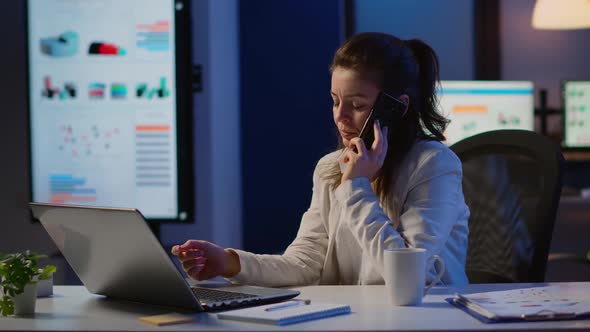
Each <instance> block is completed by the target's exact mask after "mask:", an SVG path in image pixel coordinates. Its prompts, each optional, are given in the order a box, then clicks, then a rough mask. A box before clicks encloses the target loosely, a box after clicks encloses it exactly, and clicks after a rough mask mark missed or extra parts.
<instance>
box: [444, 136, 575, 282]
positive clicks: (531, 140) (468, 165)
mask: <svg viewBox="0 0 590 332" xmlns="http://www.w3.org/2000/svg"><path fill="white" fill-rule="evenodd" d="M451 149H452V150H453V151H454V152H455V153H456V154H457V156H458V157H459V158H460V159H461V161H462V163H463V193H464V195H465V201H466V203H467V205H468V206H469V209H470V212H471V216H470V218H469V244H468V248H467V261H466V272H467V277H468V278H469V281H470V282H472V283H489V282H542V281H544V278H545V268H546V265H547V257H548V255H549V248H550V246H551V235H552V233H553V225H554V223H555V215H556V212H557V207H558V205H559V198H560V195H561V179H562V168H563V163H564V161H563V156H562V154H561V151H560V149H559V147H558V145H557V144H555V143H554V142H552V141H551V140H549V139H548V138H546V137H544V136H541V135H539V134H536V133H534V132H531V131H526V130H496V131H490V132H485V133H481V134H478V135H475V136H472V137H469V138H466V139H464V140H462V141H460V142H457V143H456V144H454V145H453V146H451Z"/></svg>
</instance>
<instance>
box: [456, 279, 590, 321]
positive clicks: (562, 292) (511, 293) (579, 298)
mask: <svg viewBox="0 0 590 332" xmlns="http://www.w3.org/2000/svg"><path fill="white" fill-rule="evenodd" d="M584 294H585V292H583V291H580V289H577V288H576V287H572V286H545V287H534V288H524V289H515V290H508V291H496V292H486V293H475V294H455V296H454V297H452V298H448V299H446V300H447V302H449V303H451V304H453V305H454V306H456V307H458V308H460V309H462V310H463V311H465V312H467V313H468V314H470V315H472V316H473V317H475V318H477V319H479V320H480V321H482V322H484V323H494V322H509V321H539V320H563V319H580V318H590V295H584Z"/></svg>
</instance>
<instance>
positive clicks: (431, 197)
mask: <svg viewBox="0 0 590 332" xmlns="http://www.w3.org/2000/svg"><path fill="white" fill-rule="evenodd" d="M340 152H341V151H336V152H333V153H330V154H328V155H326V156H324V157H323V158H322V159H320V161H319V162H318V165H317V166H316V169H315V172H314V176H313V183H314V186H313V194H312V199H311V205H310V207H309V209H308V210H307V211H306V212H305V213H304V214H303V217H302V220H301V225H300V228H299V232H298V233H297V237H296V238H295V240H294V241H293V243H291V244H290V245H289V247H288V248H287V249H286V251H285V252H284V254H282V255H258V254H253V253H250V252H246V251H242V250H237V249H233V250H235V252H236V253H237V254H238V255H239V257H240V264H241V271H240V273H238V274H237V275H236V276H235V277H234V278H231V279H230V280H231V281H233V282H237V283H244V284H252V285H263V286H297V285H313V284H324V285H325V284H345V285H364V284H383V283H384V281H383V277H382V276H383V251H384V250H385V249H387V248H396V247H417V248H424V249H426V250H427V254H428V257H430V256H431V255H435V254H436V255H440V256H441V257H442V259H443V260H444V262H445V265H446V269H445V270H446V271H445V273H444V275H443V277H442V283H443V284H454V285H463V284H467V283H468V280H467V277H466V275H465V256H466V252H467V236H468V232H469V231H468V227H467V220H468V218H469V209H468V208H467V205H466V204H465V200H464V198H463V190H462V185H461V180H462V167H461V161H460V160H459V158H457V156H456V155H455V154H454V153H453V152H452V151H451V150H450V149H449V148H448V147H446V146H445V145H444V144H442V143H440V142H437V141H417V142H416V143H415V144H414V146H413V147H412V148H411V149H410V151H409V153H408V155H407V156H406V158H405V160H404V161H403V162H402V165H401V167H400V170H399V175H398V177H397V179H396V182H395V185H394V188H393V193H394V194H393V195H392V197H393V199H394V201H393V202H391V203H392V204H387V207H386V209H385V211H384V210H383V208H382V207H381V206H380V204H379V198H378V197H377V195H376V194H375V192H374V191H373V189H372V187H371V184H370V183H369V180H368V179H367V178H364V177H363V178H355V179H352V180H348V181H345V182H344V183H342V184H340V185H339V186H338V187H337V188H336V189H335V190H333V189H332V187H331V186H330V185H329V183H328V182H327V181H326V180H324V179H322V178H321V177H320V176H319V172H318V169H321V167H322V165H324V163H333V162H337V158H338V156H339V154H340ZM435 275H436V271H434V268H432V269H431V270H430V271H429V272H428V274H427V278H426V279H427V282H429V281H430V280H432V278H433V277H434V276H435Z"/></svg>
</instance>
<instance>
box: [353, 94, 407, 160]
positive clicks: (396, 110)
mask: <svg viewBox="0 0 590 332" xmlns="http://www.w3.org/2000/svg"><path fill="white" fill-rule="evenodd" d="M406 110H407V105H406V103H404V102H403V101H401V100H399V99H397V98H395V97H393V96H392V95H390V94H388V93H386V92H383V91H381V92H379V95H378V96H377V100H376V101H375V104H374V105H373V109H372V110H371V113H370V114H369V116H368V117H367V120H366V121H365V124H364V125H363V129H361V134H360V135H359V137H360V138H362V139H363V141H364V142H365V146H366V147H367V149H370V148H371V146H372V145H373V141H374V140H375V130H374V129H373V124H374V123H375V120H379V122H380V124H381V128H385V127H388V128H389V129H388V130H389V132H391V131H392V130H395V127H396V125H398V124H399V122H400V121H401V119H402V118H403V117H404V116H405V115H406Z"/></svg>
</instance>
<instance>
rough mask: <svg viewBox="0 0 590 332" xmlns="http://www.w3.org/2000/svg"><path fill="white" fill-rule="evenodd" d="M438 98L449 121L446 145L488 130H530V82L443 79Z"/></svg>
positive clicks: (531, 102)
mask: <svg viewBox="0 0 590 332" xmlns="http://www.w3.org/2000/svg"><path fill="white" fill-rule="evenodd" d="M438 98H439V105H440V110H441V112H442V114H443V115H445V116H446V117H448V118H449V120H450V121H451V122H450V123H449V126H448V127H447V130H446V131H445V136H446V138H447V139H446V141H445V142H446V143H447V144H448V145H452V144H454V143H457V142H458V141H460V140H463V139H465V138H467V137H470V136H473V135H475V134H479V133H482V132H486V131H491V130H497V129H525V130H534V125H535V122H534V111H535V105H534V94H533V83H532V82H529V81H445V80H443V81H441V87H440V89H439V90H438Z"/></svg>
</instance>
